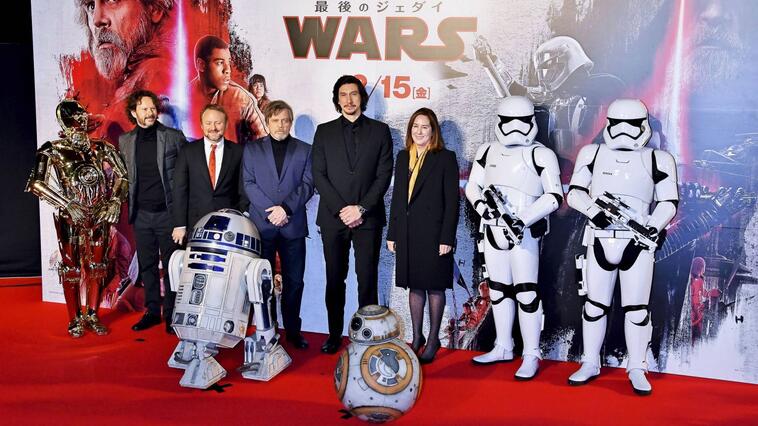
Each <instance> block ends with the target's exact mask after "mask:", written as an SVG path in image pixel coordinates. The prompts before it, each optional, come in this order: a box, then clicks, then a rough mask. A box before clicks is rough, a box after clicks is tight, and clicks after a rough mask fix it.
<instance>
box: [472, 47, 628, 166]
mask: <svg viewBox="0 0 758 426" xmlns="http://www.w3.org/2000/svg"><path fill="white" fill-rule="evenodd" d="M473 48H474V55H475V57H476V59H477V60H478V61H479V62H480V63H481V64H482V66H483V67H484V70H485V72H486V73H487V76H488V77H489V78H490V81H491V82H492V85H493V87H494V89H495V92H496V93H497V96H498V97H500V98H503V97H505V96H510V95H523V96H526V97H527V98H529V99H530V100H532V101H533V102H534V103H535V104H537V113H536V116H537V123H538V125H539V127H540V132H539V135H538V136H537V137H536V139H537V140H538V141H541V142H545V143H547V144H548V145H549V146H550V147H552V148H553V149H555V151H556V153H557V154H558V156H559V157H562V158H565V159H569V158H573V156H574V154H575V153H576V146H577V144H578V143H579V142H580V141H581V140H583V139H587V138H592V137H593V136H594V132H595V129H594V124H595V117H596V116H597V114H598V112H599V108H598V107H597V106H598V105H602V104H604V103H606V102H608V101H610V99H608V95H609V94H616V93H619V92H621V91H622V90H623V87H624V84H623V82H622V81H621V80H620V79H618V78H617V77H616V76H614V75H611V74H607V73H597V72H593V67H594V63H593V62H592V60H591V59H590V58H589V56H587V54H586V53H585V52H584V48H583V47H582V45H581V44H580V43H579V42H578V41H576V40H575V39H573V38H571V37H568V36H557V37H553V38H551V39H549V40H546V41H545V42H544V43H542V44H540V45H539V46H538V47H537V49H536V50H535V52H534V55H533V57H532V67H533V68H534V70H535V72H536V80H537V81H536V82H537V85H535V86H525V85H522V84H520V83H519V82H518V81H517V79H516V78H514V77H513V76H512V75H511V74H510V73H509V72H508V67H507V66H506V64H505V63H504V62H503V60H502V59H501V58H499V57H498V56H497V55H495V54H494V53H493V51H492V48H491V47H490V45H489V43H488V42H487V40H486V39H485V38H484V37H482V36H479V37H477V39H476V40H474V44H473ZM611 96H613V95H611ZM611 99H612V98H611Z"/></svg>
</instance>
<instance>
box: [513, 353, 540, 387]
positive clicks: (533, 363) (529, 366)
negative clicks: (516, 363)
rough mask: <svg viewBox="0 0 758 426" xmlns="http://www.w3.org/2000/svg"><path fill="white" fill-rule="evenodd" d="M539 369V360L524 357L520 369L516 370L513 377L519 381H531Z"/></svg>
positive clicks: (531, 356)
mask: <svg viewBox="0 0 758 426" xmlns="http://www.w3.org/2000/svg"><path fill="white" fill-rule="evenodd" d="M539 369H540V359H539V358H537V357H536V356H534V355H524V358H523V360H522V361H521V367H519V369H518V370H516V374H515V375H514V377H515V378H516V380H519V381H526V380H532V379H533V378H534V376H536V375H537V372H538V371H539Z"/></svg>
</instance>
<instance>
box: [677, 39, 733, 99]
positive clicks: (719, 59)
mask: <svg viewBox="0 0 758 426" xmlns="http://www.w3.org/2000/svg"><path fill="white" fill-rule="evenodd" d="M742 63H743V60H742V55H740V54H739V53H738V52H736V51H727V50H724V49H705V48H695V51H694V52H693V53H692V55H691V59H690V61H689V64H688V70H687V76H688V80H689V82H690V84H691V87H692V88H693V89H695V90H697V89H709V88H715V87H719V86H723V85H724V84H728V83H730V82H732V81H733V80H735V79H737V78H738V77H739V76H740V74H741V71H742Z"/></svg>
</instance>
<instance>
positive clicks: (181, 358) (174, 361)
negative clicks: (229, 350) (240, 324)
mask: <svg viewBox="0 0 758 426" xmlns="http://www.w3.org/2000/svg"><path fill="white" fill-rule="evenodd" d="M216 354H218V348H217V347H216V345H215V344H211V343H204V342H190V341H187V340H182V341H180V342H179V344H178V345H177V346H176V349H174V351H173V353H172V354H171V358H169V360H168V366H169V367H172V368H180V369H183V370H184V375H183V376H182V379H181V380H180V381H179V385H181V386H183V387H187V388H195V389H208V388H209V387H210V386H213V384H214V383H216V382H218V381H219V380H221V379H223V378H224V377H226V370H225V369H224V367H222V366H221V364H219V363H218V361H216V359H215V358H213V356H214V355H216Z"/></svg>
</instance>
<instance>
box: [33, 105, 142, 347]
mask: <svg viewBox="0 0 758 426" xmlns="http://www.w3.org/2000/svg"><path fill="white" fill-rule="evenodd" d="M55 112H56V116H57V118H58V124H59V125H60V126H61V129H62V131H61V133H60V136H61V139H58V140H54V141H50V142H46V143H45V144H44V145H42V146H41V147H40V148H39V150H38V151H37V160H36V165H35V167H34V170H32V173H31V175H30V176H29V181H28V182H27V185H26V191H27V192H31V193H32V194H34V195H36V196H38V197H39V198H40V199H41V200H43V201H45V202H47V203H48V204H50V205H51V206H53V207H54V208H55V209H56V212H55V215H54V216H53V220H54V222H55V230H56V232H57V235H58V248H59V250H60V254H61V262H60V263H59V264H58V278H59V279H60V283H61V286H62V287H63V296H64V298H65V300H66V307H67V309H68V316H69V323H68V333H69V335H71V337H75V338H78V337H82V336H83V335H84V332H85V330H87V329H89V330H91V331H94V332H95V333H96V334H98V335H105V334H108V328H107V327H106V326H105V325H104V324H103V323H102V322H100V318H99V317H98V315H97V312H98V307H99V306H100V300H101V293H102V290H103V289H104V288H105V284H106V282H107V281H106V278H107V271H108V247H109V241H110V227H111V225H113V224H115V223H116V222H118V217H119V213H120V212H121V203H122V202H123V201H124V199H125V198H126V196H127V193H128V190H129V181H128V179H127V173H126V166H125V165H124V162H123V161H122V159H121V157H120V156H119V154H118V151H117V150H116V148H114V147H113V145H111V144H109V143H108V142H106V141H104V140H100V139H90V138H89V136H88V135H87V132H88V131H89V130H91V129H92V127H91V123H90V121H89V114H88V113H87V111H86V110H85V109H84V107H82V106H81V105H80V104H79V102H77V101H76V100H74V99H64V100H63V101H61V102H60V103H59V104H58V107H57V109H56V111H55ZM82 278H84V279H82ZM81 289H84V290H85V294H86V303H85V305H84V306H82V299H81V295H80V290H81Z"/></svg>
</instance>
